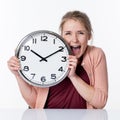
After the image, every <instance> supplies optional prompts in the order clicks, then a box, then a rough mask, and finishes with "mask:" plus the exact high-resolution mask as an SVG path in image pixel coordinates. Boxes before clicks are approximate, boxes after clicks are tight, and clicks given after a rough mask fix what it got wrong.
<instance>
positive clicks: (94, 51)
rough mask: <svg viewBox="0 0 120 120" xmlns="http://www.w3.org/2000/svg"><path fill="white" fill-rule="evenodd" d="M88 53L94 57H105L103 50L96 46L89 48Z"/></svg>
mask: <svg viewBox="0 0 120 120" xmlns="http://www.w3.org/2000/svg"><path fill="white" fill-rule="evenodd" d="M86 52H87V53H88V54H91V55H93V56H98V55H104V51H103V49H102V48H100V47H96V46H88V48H87V51H86Z"/></svg>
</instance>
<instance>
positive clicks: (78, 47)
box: [71, 45, 81, 55]
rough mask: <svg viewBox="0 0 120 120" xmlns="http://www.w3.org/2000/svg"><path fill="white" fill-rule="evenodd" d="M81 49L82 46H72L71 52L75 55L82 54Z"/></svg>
mask: <svg viewBox="0 0 120 120" xmlns="http://www.w3.org/2000/svg"><path fill="white" fill-rule="evenodd" d="M80 48H81V46H80V45H79V46H71V50H72V52H73V54H74V55H76V54H78V53H80Z"/></svg>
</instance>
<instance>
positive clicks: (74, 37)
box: [72, 34, 78, 43]
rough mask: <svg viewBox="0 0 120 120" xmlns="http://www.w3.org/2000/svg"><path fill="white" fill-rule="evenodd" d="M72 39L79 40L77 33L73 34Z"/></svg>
mask: <svg viewBox="0 0 120 120" xmlns="http://www.w3.org/2000/svg"><path fill="white" fill-rule="evenodd" d="M72 41H73V42H75V43H77V42H78V37H77V35H76V34H74V35H73V36H72Z"/></svg>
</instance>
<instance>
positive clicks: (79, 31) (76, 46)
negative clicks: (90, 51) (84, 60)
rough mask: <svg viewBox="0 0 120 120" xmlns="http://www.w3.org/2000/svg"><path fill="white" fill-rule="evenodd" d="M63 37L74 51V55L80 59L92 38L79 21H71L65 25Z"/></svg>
mask: <svg viewBox="0 0 120 120" xmlns="http://www.w3.org/2000/svg"><path fill="white" fill-rule="evenodd" d="M62 37H63V38H64V39H65V40H66V42H67V43H68V44H69V46H70V47H71V49H72V52H73V55H75V56H76V57H77V58H80V57H81V56H82V55H83V53H84V52H85V50H86V47H87V43H88V40H89V39H90V36H89V35H88V32H87V30H86V29H85V27H84V25H83V24H82V23H80V22H79V21H77V20H73V19H69V20H67V21H66V22H65V23H64V25H63V31H62Z"/></svg>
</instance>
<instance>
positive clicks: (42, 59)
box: [31, 50, 47, 62]
mask: <svg viewBox="0 0 120 120" xmlns="http://www.w3.org/2000/svg"><path fill="white" fill-rule="evenodd" d="M31 52H32V53H34V54H35V55H37V56H38V57H40V58H41V60H40V61H46V62H47V60H46V58H44V57H42V56H41V55H39V54H38V53H36V52H35V51H33V50H31Z"/></svg>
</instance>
